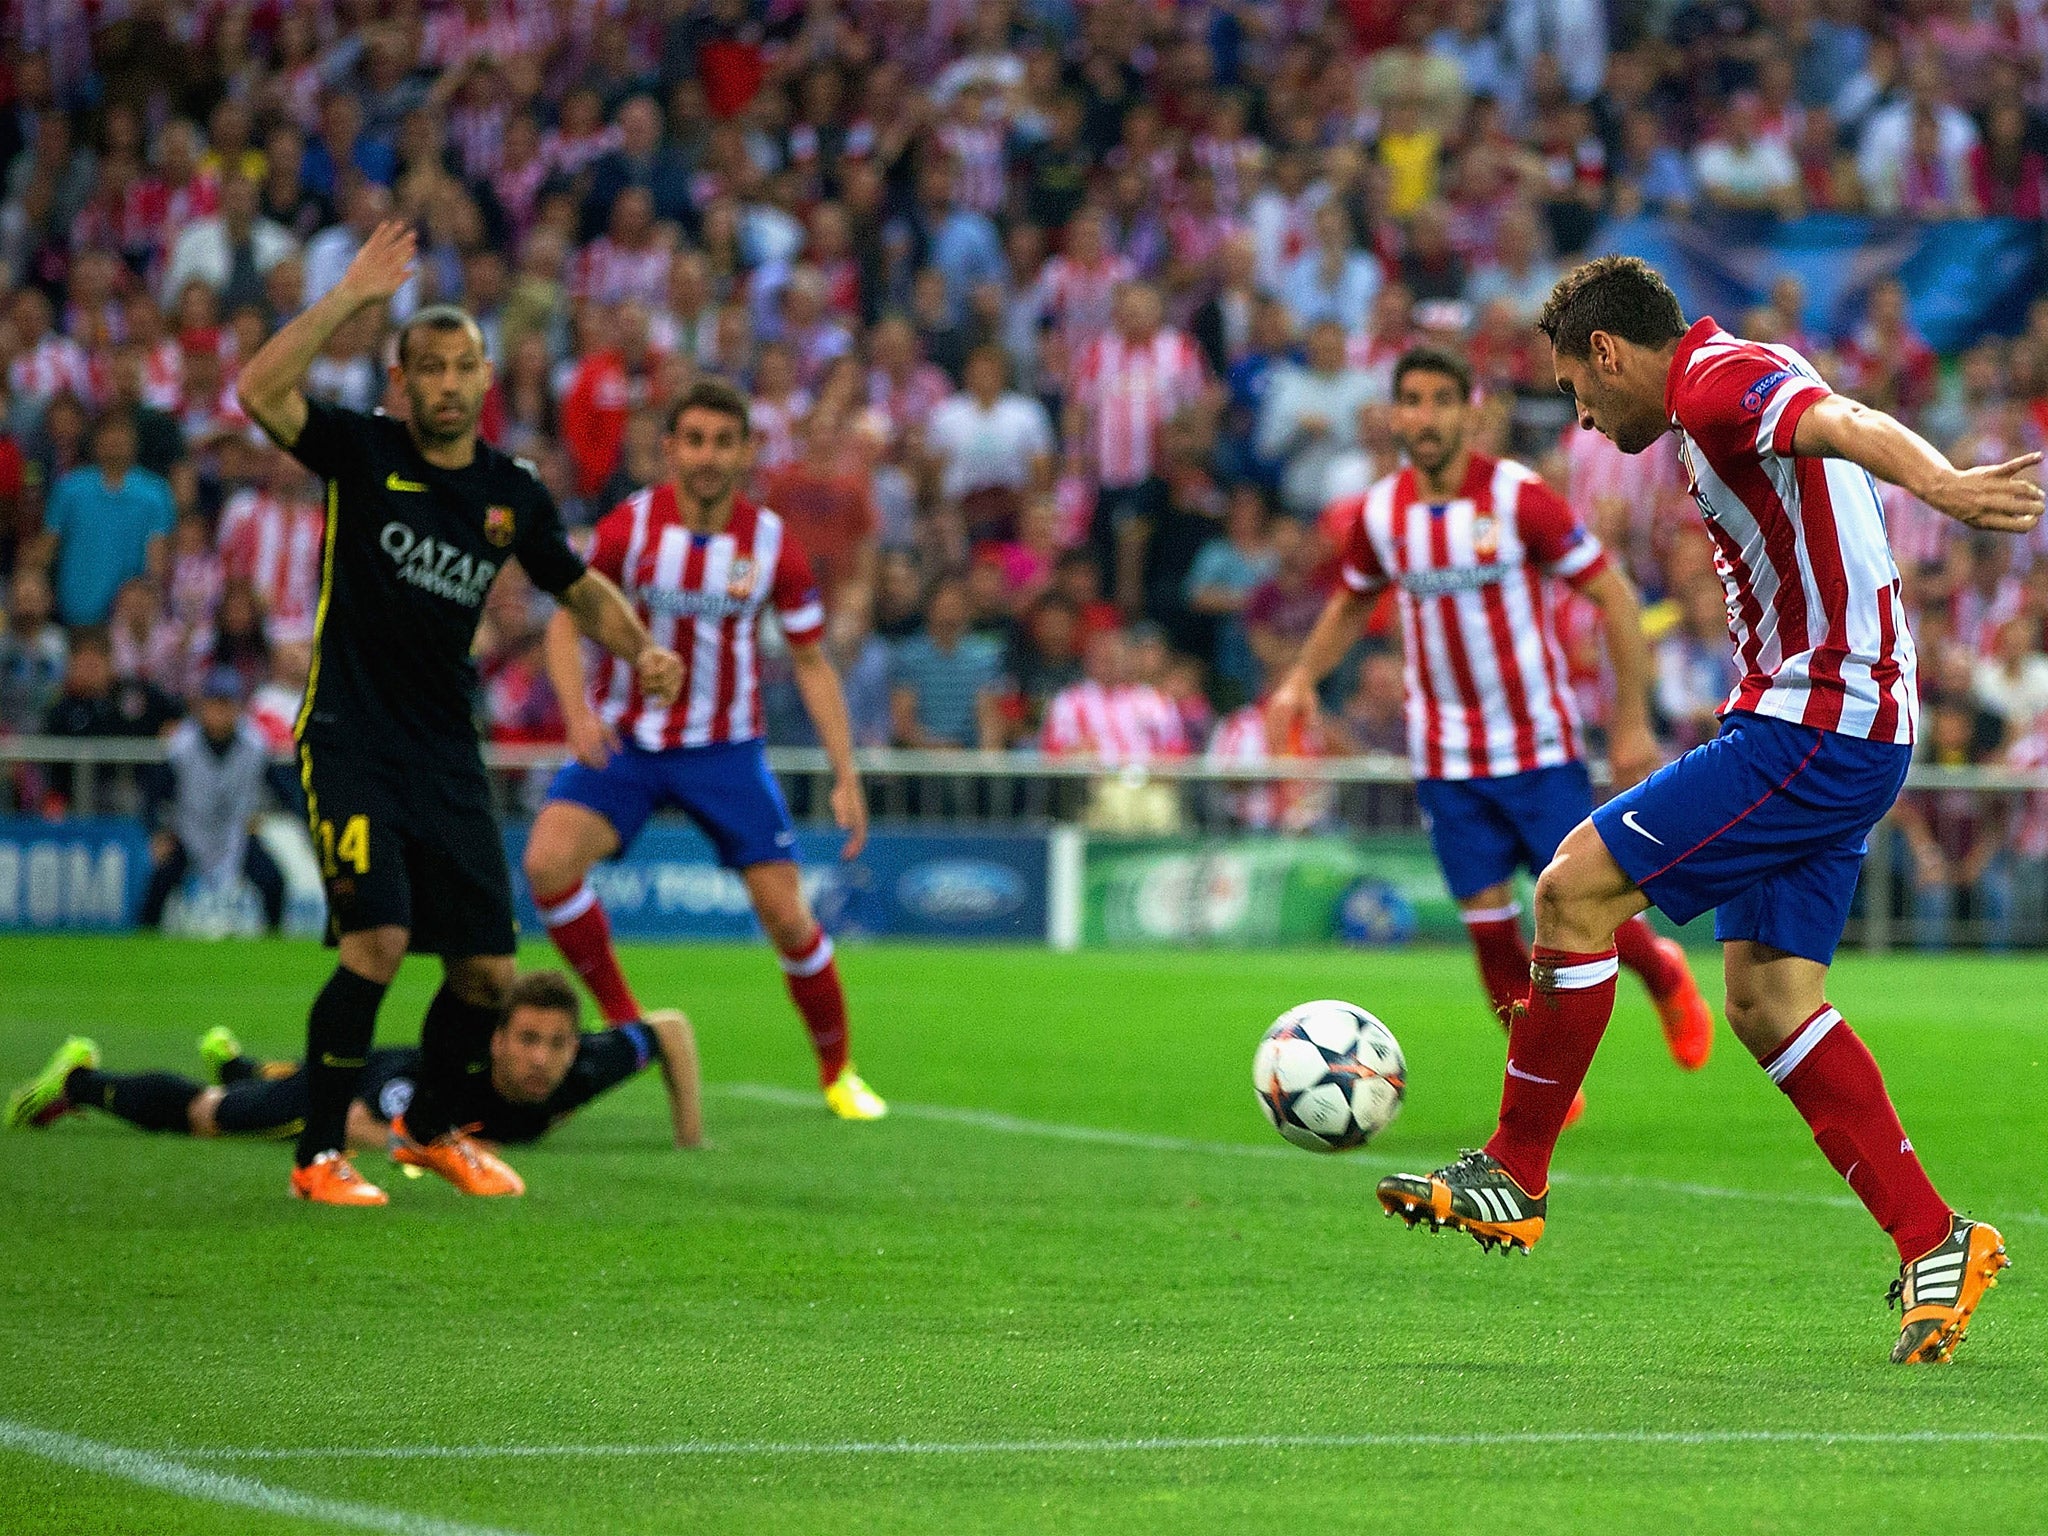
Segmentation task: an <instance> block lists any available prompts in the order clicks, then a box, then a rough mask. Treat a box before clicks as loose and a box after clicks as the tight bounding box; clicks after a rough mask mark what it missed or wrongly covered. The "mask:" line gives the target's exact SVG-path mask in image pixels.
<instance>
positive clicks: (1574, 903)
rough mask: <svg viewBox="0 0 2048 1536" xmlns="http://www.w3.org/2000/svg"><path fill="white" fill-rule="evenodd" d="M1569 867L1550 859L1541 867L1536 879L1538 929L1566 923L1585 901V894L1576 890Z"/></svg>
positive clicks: (1564, 863)
mask: <svg viewBox="0 0 2048 1536" xmlns="http://www.w3.org/2000/svg"><path fill="white" fill-rule="evenodd" d="M1577 885H1578V882H1577V881H1576V880H1575V879H1574V878H1573V870H1572V868H1571V866H1570V865H1569V864H1568V863H1566V862H1565V861H1564V860H1562V859H1552V860H1551V861H1550V862H1549V863H1548V864H1546V865H1545V866H1544V867H1543V873H1542V874H1540V875H1538V876H1537V877H1536V922H1537V925H1538V926H1539V927H1542V928H1549V927H1554V926H1556V925H1558V924H1560V923H1565V922H1568V921H1569V920H1570V919H1571V917H1572V915H1573V914H1574V913H1575V912H1576V911H1577V910H1578V908H1579V906H1580V905H1581V904H1582V903H1583V901H1584V899H1585V893H1584V892H1583V891H1580V890H1579V889H1577Z"/></svg>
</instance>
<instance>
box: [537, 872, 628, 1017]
mask: <svg viewBox="0 0 2048 1536" xmlns="http://www.w3.org/2000/svg"><path fill="white" fill-rule="evenodd" d="M534 905H535V906H537V907H539V908H540V920H541V921H542V922H543V923H545V924H547V929H548V937H549V938H551V939H553V940H554V941H555V948H557V949H559V950H560V951H561V952H562V958H563V959H564V960H566V961H568V962H569V967H570V969H571V970H573V971H575V973H576V974H577V975H578V976H581V977H582V978H583V985H585V986H586V987H588V988H590V995H591V996H592V997H594V998H596V999H597V1007H598V1011H599V1012H600V1013H602V1014H603V1015H604V1021H605V1023H607V1024H630V1023H632V1022H633V1021H634V1020H635V1019H637V1018H639V1017H640V1005H639V1003H637V1002H635V1001H634V1000H633V989H632V988H631V987H629V986H627V985H626V973H625V972H624V971H622V970H620V969H619V957H618V955H617V954H616V953H614V952H613V950H612V925H611V922H610V920H609V919H607V918H606V917H605V915H604V907H603V905H602V904H601V903H600V902H599V901H598V899H597V892H595V891H593V890H592V889H591V888H590V882H589V881H587V880H586V881H580V882H578V883H577V885H576V888H575V889H574V890H569V891H564V892H562V893H561V894H560V895H559V896H543V895H541V894H540V893H539V892H538V891H536V892H534Z"/></svg>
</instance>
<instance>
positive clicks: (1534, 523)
mask: <svg viewBox="0 0 2048 1536" xmlns="http://www.w3.org/2000/svg"><path fill="white" fill-rule="evenodd" d="M1515 531H1516V532H1517V533H1519V534H1520V535H1521V538H1522V547H1523V548H1524V549H1526V550H1527V551H1528V552H1529V563H1530V564H1531V565H1533V566H1535V567H1536V568H1537V569H1538V570H1540V571H1542V572H1543V574H1544V575H1546V576H1555V577H1557V578H1558V579H1559V580H1561V581H1569V582H1571V583H1572V584H1573V585H1575V586H1576V585H1578V584H1580V583H1582V582H1585V581H1589V580H1591V579H1592V578H1593V577H1595V576H1597V575H1599V574H1600V573H1601V572H1602V571H1604V570H1606V569H1607V551H1606V550H1605V549H1604V548H1603V547H1602V546H1601V543H1600V541H1599V540H1598V539H1596V538H1594V537H1593V534H1592V532H1591V531H1590V530H1589V529H1588V528H1587V527H1586V525H1585V524H1584V523H1582V522H1580V521H1579V514H1578V513H1576V512H1574V511H1573V510H1572V509H1571V504H1570V503H1569V502H1567V501H1566V500H1565V499H1564V498H1563V497H1562V496H1560V495H1558V494H1557V492H1555V491H1553V490H1552V489H1551V488H1550V487H1549V486H1547V485H1545V484H1544V483H1543V482H1542V481H1541V480H1525V481H1523V482H1522V487H1521V490H1520V492H1519V493H1518V494H1517V496H1516V499H1515Z"/></svg>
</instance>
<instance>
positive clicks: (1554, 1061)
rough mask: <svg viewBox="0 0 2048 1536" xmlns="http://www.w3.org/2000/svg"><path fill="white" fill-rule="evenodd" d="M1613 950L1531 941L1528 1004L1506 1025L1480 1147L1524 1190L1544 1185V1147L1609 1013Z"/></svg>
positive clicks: (1547, 1149)
mask: <svg viewBox="0 0 2048 1536" xmlns="http://www.w3.org/2000/svg"><path fill="white" fill-rule="evenodd" d="M1619 969H1620V962H1619V961H1618V960H1616V959H1615V957H1614V951H1613V950H1611V949H1610V950H1607V951H1605V952H1604V953H1601V954H1591V955H1575V954H1571V953H1569V952H1567V951H1565V950H1561V949H1545V948H1543V947H1542V946H1541V945H1538V946H1537V949H1536V955H1535V961H1534V963H1533V964H1532V965H1531V966H1530V967H1529V975H1530V984H1529V1001H1528V1005H1527V1006H1526V1007H1523V1008H1518V1009H1516V1010H1515V1014H1514V1017H1513V1019H1512V1020H1510V1022H1509V1024H1508V1070H1507V1076H1506V1078H1505V1080H1504V1081H1503V1082H1502V1084H1501V1093H1500V1125H1499V1127H1498V1128H1497V1129H1496V1130H1495V1131H1494V1133H1493V1139H1492V1140H1491V1141H1489V1142H1487V1144H1486V1150H1487V1151H1488V1152H1489V1153H1490V1154H1491V1155H1492V1156H1493V1157H1494V1158H1495V1159H1496V1160H1497V1161H1498V1162H1499V1163H1500V1165H1501V1166H1502V1167H1503V1168H1505V1169H1507V1171H1508V1172H1509V1173H1510V1174H1511V1175H1513V1177H1514V1180H1515V1182H1516V1183H1517V1184H1519V1185H1521V1186H1522V1188H1523V1189H1525V1190H1527V1191H1528V1192H1529V1193H1530V1194H1532V1195H1540V1194H1542V1193H1544V1191H1545V1190H1547V1189H1548V1188H1549V1187H1550V1154H1551V1151H1552V1150H1553V1149H1554V1148H1555V1147H1556V1146H1557V1137H1558V1133H1559V1132H1560V1131H1562V1130H1563V1129H1564V1117H1565V1116H1566V1114H1568V1113H1569V1112H1570V1110H1571V1107H1572V1099H1573V1098H1574V1097H1575V1096H1576V1095H1577V1093H1578V1091H1579V1084H1581V1083H1583V1082H1584V1081H1585V1080H1586V1069H1587V1068H1588V1067H1590V1066H1592V1065H1593V1053H1594V1052H1595V1051H1596V1050H1598V1049H1599V1048H1600V1037H1601V1036H1602V1035H1604V1034H1605V1033H1607V1020H1608V1019H1609V1017H1610V1016H1612V1014H1613V1013H1614V978H1615V975H1616V973H1617V972H1618V971H1619Z"/></svg>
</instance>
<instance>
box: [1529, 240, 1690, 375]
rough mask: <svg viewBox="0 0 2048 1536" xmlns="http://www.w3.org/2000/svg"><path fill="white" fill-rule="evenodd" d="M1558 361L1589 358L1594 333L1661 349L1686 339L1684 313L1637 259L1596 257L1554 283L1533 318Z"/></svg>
mask: <svg viewBox="0 0 2048 1536" xmlns="http://www.w3.org/2000/svg"><path fill="white" fill-rule="evenodd" d="M1536 329H1537V330H1539V331H1541V332H1542V333H1543V334H1544V335H1545V336H1548V337H1549V338H1550V345H1551V347H1552V349H1553V350H1555V351H1556V353H1557V354H1558V356H1560V357H1570V358H1583V357H1588V356H1590V355H1591V354H1592V350H1593V333H1594V332H1595V331H1606V332H1608V333H1609V334H1610V335H1614V336H1619V337H1620V338H1621V339H1622V340H1623V341H1632V342H1634V343H1635V344H1636V345H1637V346H1639V347H1661V346H1663V345H1664V344H1665V343H1666V342H1668V341H1676V340H1678V338H1679V337H1681V336H1683V335H1684V334H1685V311H1684V310H1683V309H1682V308H1680V306H1679V303H1678V295H1677V294H1675V293H1673V292H1672V291H1671V285H1670V284H1669V283H1667V282H1665V281H1664V279H1663V278H1661V277H1659V276H1658V275H1657V270H1656V268H1654V267H1652V266H1651V265H1650V264H1649V263H1648V262H1647V261H1644V260H1643V259H1642V258H1641V257H1639V256H1601V257H1598V258H1596V259H1594V260H1592V261H1589V262H1587V263H1585V264H1584V265H1583V266H1579V267H1574V268H1573V269H1572V270H1571V271H1569V272H1567V273H1566V274H1565V275H1564V276H1563V277H1561V278H1559V279H1558V281H1557V286H1556V287H1555V288H1552V289H1551V290H1550V297H1549V298H1548V299H1546V300H1544V303H1543V312H1542V313H1541V314H1540V315H1538V316H1537V317H1536Z"/></svg>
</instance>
